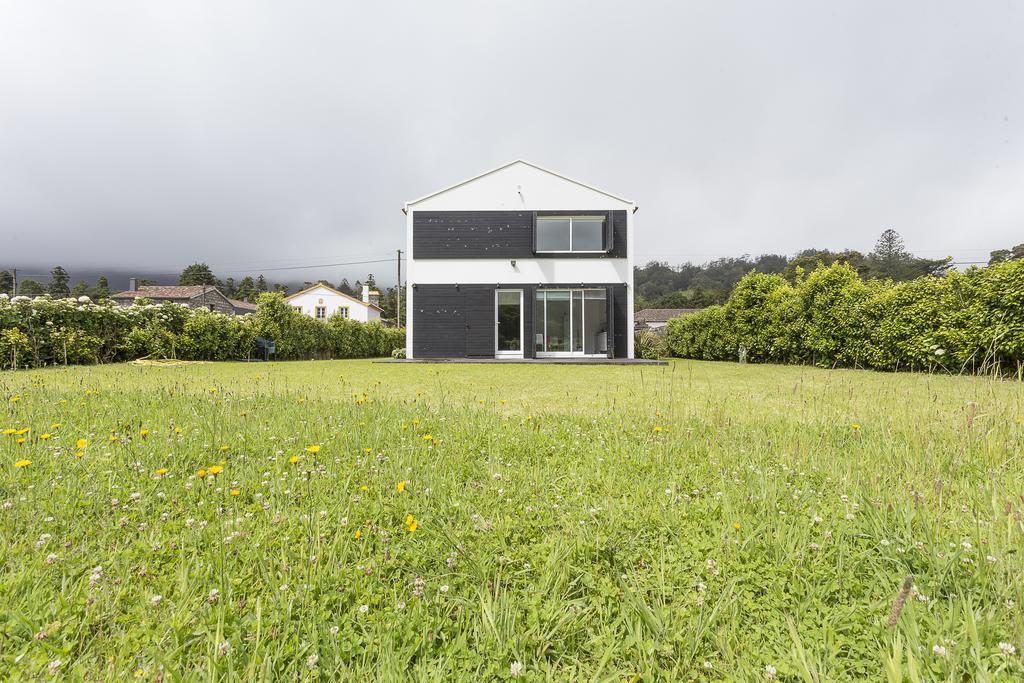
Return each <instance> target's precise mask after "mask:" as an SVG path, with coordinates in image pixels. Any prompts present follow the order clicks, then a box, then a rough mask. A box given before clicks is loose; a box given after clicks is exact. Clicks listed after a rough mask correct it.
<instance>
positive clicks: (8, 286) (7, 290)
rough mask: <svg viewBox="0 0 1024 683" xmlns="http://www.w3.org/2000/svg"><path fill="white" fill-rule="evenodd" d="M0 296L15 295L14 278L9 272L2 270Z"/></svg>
mask: <svg viewBox="0 0 1024 683" xmlns="http://www.w3.org/2000/svg"><path fill="white" fill-rule="evenodd" d="M0 294H6V295H8V296H11V295H13V294H14V276H13V275H11V271H9V270H0Z"/></svg>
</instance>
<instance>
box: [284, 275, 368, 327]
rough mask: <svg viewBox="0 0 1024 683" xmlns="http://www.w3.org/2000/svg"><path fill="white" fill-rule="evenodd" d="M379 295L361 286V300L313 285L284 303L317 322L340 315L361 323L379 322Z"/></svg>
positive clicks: (332, 289) (322, 286)
mask: <svg viewBox="0 0 1024 683" xmlns="http://www.w3.org/2000/svg"><path fill="white" fill-rule="evenodd" d="M379 299H380V293H379V292H377V291H371V290H370V288H369V287H367V286H365V285H364V286H363V300H362V301H360V300H359V299H357V298H355V297H354V296H349V295H348V294H345V293H343V292H339V291H338V290H336V289H334V288H333V287H328V286H327V285H323V284H320V285H313V286H312V287H308V288H306V289H304V290H302V291H301V292H295V294H292V295H291V296H289V297H286V298H285V301H287V302H288V304H289V305H291V306H294V307H295V308H296V309H297V310H298V311H299V312H301V313H302V314H303V315H308V316H309V317H310V318H316V319H317V320H327V319H328V318H330V317H331V316H332V315H340V316H341V317H343V318H350V319H352V320H357V321H359V322H361V323H367V322H370V321H371V320H380V314H381V308H380V306H378V305H377V303H378V301H379Z"/></svg>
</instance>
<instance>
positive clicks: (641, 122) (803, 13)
mask: <svg viewBox="0 0 1024 683" xmlns="http://www.w3.org/2000/svg"><path fill="white" fill-rule="evenodd" d="M1022 124H1024V4H1022V3H1020V2H1014V1H1011V0H1004V1H1001V2H949V3H946V2H935V1H934V0H925V1H922V2H891V1H886V2H864V1H862V0H857V1H854V2H847V3H841V2H831V1H830V2H818V1H814V2H811V1H809V2H801V3H788V2H778V1H776V2H751V3H743V2H711V1H709V2H703V3H684V2H665V3H656V2H622V1H621V0H619V1H617V2H598V1H596V0H587V1H586V2H554V1H552V0H547V1H545V2H531V1H528V0H516V1H515V2H489V1H488V2H481V1H479V0H475V1H473V2H465V3H449V2H442V1H441V0H431V1H430V2H424V1H417V2H409V3H404V2H403V3H398V2H383V1H382V2H366V1H363V2H355V3H351V4H350V5H348V8H347V9H345V8H343V7H342V3H340V2H299V1H296V0H289V1H288V2H273V3H269V2H268V3H264V2H255V1H253V0H244V1H240V2H226V1H219V2H206V1H203V2H187V1H183V0H174V1H173V2H167V1H164V2H142V1H140V0H124V1H123V2H106V1H103V0H90V1H89V2H80V1H78V0H73V1H70V2H48V1H46V0H23V1H21V2H12V1H10V0H2V1H0V268H3V267H7V266H19V265H21V266H22V267H28V266H29V265H37V266H39V265H44V266H47V267H48V266H49V265H52V264H55V263H62V264H64V265H65V266H66V267H68V269H69V270H71V271H72V274H73V275H74V268H75V267H84V266H92V267H97V266H98V267H111V268H116V269H118V270H124V269H131V268H140V269H143V268H144V269H148V270H150V271H154V270H155V271H160V270H161V269H165V270H166V271H168V272H177V271H178V270H180V268H181V267H182V266H183V265H185V264H187V263H190V262H192V261H195V260H204V261H206V262H208V263H210V265H211V266H213V267H214V269H215V270H216V271H217V272H218V274H221V275H229V274H232V272H233V271H241V270H250V269H251V270H260V269H269V268H272V267H282V266H292V265H308V264H319V263H335V262H346V261H357V260H372V259H377V258H388V257H389V256H393V254H394V250H395V249H397V248H399V247H402V246H403V245H404V236H403V231H404V221H403V216H402V214H401V212H400V209H401V206H402V204H403V202H404V201H406V200H409V199H413V198H416V197H419V196H421V195H423V194H426V193H428V192H431V191H433V190H436V189H439V188H441V187H444V186H446V185H449V184H451V183H453V182H456V181H459V180H462V179H464V178H466V177H469V176H472V175H475V174H476V173H478V172H480V171H483V170H486V169H489V168H492V167H494V166H497V165H499V164H501V163H504V162H505V161H509V160H511V159H515V158H525V159H527V160H530V161H533V162H534V163H537V164H540V165H541V166H546V167H548V168H552V169H554V170H557V171H559V172H562V173H564V174H566V175H568V176H570V177H575V178H578V179H580V180H582V181H584V182H587V183H590V184H593V185H596V186H597V187H600V188H602V189H606V190H608V191H610V192H613V193H616V194H620V195H623V196H626V197H629V198H631V199H633V200H635V201H637V202H638V203H639V205H640V212H639V213H638V214H637V235H636V239H637V242H636V255H637V262H638V264H639V263H643V262H645V261H646V260H648V259H659V260H667V261H669V262H672V263H678V262H683V261H694V262H703V261H707V260H710V259H712V258H716V257H719V256H727V255H729V256H731V255H740V254H744V253H749V254H759V253H762V252H776V253H793V252H795V251H797V250H799V249H802V248H806V247H812V246H813V247H819V248H825V247H828V248H833V249H839V248H844V247H850V248H856V249H861V250H865V251H868V250H870V248H871V246H872V245H873V243H874V241H875V239H876V238H877V236H878V234H879V233H880V232H881V231H882V230H883V229H885V228H888V227H892V228H895V229H896V230H897V231H899V232H900V233H901V234H902V235H903V236H904V238H905V240H906V243H907V246H908V247H909V248H910V249H911V250H912V251H914V252H915V253H918V254H919V255H922V256H928V257H940V256H945V255H948V254H952V255H954V256H956V257H957V258H958V259H961V260H984V259H985V258H987V254H988V252H989V251H990V250H992V249H996V248H1000V247H1006V246H1011V245H1013V244H1017V243H1020V242H1024V130H1022ZM367 271H374V272H376V273H379V280H381V281H387V280H391V281H393V279H394V276H393V275H392V273H393V272H394V265H393V264H367V265H357V266H352V267H348V268H328V269H322V270H307V271H268V275H271V276H272V279H282V280H285V279H289V280H296V279H298V280H301V279H310V278H312V277H328V278H330V279H332V280H335V279H338V278H339V277H340V276H341V275H348V276H350V277H354V276H355V277H357V276H360V275H363V274H365V273H366V272H367Z"/></svg>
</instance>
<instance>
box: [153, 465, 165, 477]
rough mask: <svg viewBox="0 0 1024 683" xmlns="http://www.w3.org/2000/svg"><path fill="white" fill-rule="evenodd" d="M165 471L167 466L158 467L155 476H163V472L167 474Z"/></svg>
mask: <svg viewBox="0 0 1024 683" xmlns="http://www.w3.org/2000/svg"><path fill="white" fill-rule="evenodd" d="M167 471H168V470H167V468H166V467H161V468H160V469H158V470H157V471H156V476H158V477H162V476H164V475H165V474H167Z"/></svg>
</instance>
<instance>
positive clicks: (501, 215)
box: [412, 211, 533, 258]
mask: <svg viewBox="0 0 1024 683" xmlns="http://www.w3.org/2000/svg"><path fill="white" fill-rule="evenodd" d="M412 253H413V258H527V257H529V256H531V255H532V253H533V213H532V212H530V211H416V212H414V213H413V216H412Z"/></svg>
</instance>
